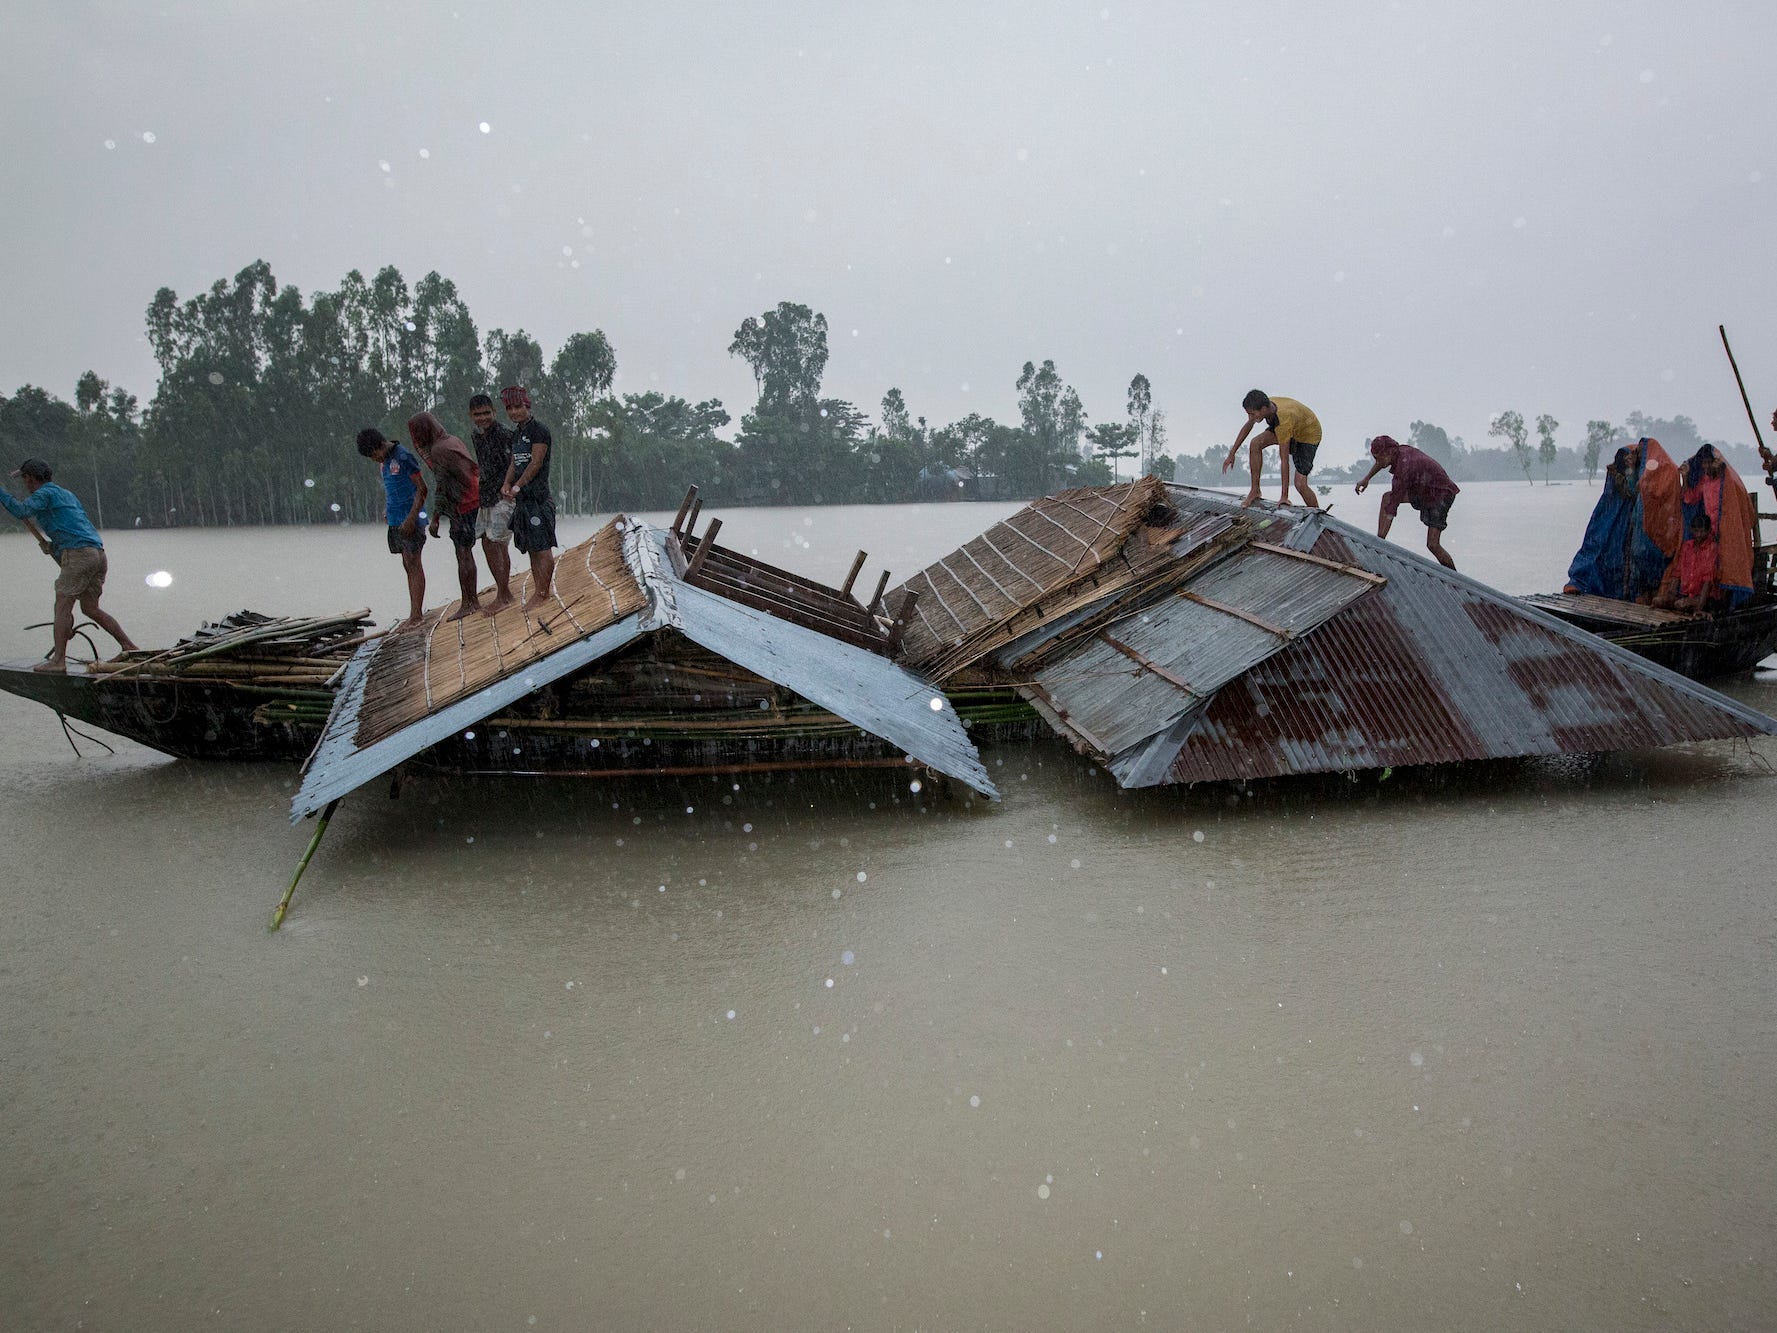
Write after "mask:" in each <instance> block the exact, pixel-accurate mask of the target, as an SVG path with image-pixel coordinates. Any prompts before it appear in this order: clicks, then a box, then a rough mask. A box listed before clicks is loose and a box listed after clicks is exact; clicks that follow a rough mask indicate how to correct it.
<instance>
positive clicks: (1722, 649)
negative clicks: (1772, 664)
mask: <svg viewBox="0 0 1777 1333" xmlns="http://www.w3.org/2000/svg"><path fill="white" fill-rule="evenodd" d="M1523 601H1524V602H1525V603H1526V604H1528V605H1530V606H1534V607H1536V608H1537V609H1538V610H1539V611H1547V612H1548V613H1549V614H1550V615H1552V616H1559V617H1560V618H1561V619H1562V620H1565V621H1566V622H1567V623H1568V624H1570V625H1573V626H1576V627H1577V628H1579V629H1583V630H1588V631H1590V632H1591V633H1593V634H1596V635H1598V636H1599V637H1600V638H1604V639H1609V640H1610V641H1611V642H1612V643H1614V644H1618V645H1619V646H1621V647H1624V648H1627V649H1628V650H1629V651H1630V652H1632V653H1637V654H1639V655H1640V656H1642V657H1645V658H1647V659H1648V661H1650V662H1657V663H1659V665H1661V666H1663V667H1665V668H1667V669H1668V670H1670V671H1676V672H1678V674H1679V675H1681V676H1689V677H1690V678H1691V679H1692V680H1710V679H1713V678H1715V677H1719V676H1735V675H1741V674H1743V673H1745V672H1748V671H1751V670H1752V669H1753V668H1754V667H1756V666H1757V665H1758V664H1759V663H1760V662H1762V661H1763V660H1764V659H1765V658H1767V657H1769V656H1771V655H1772V654H1773V653H1777V597H1773V596H1771V595H1770V594H1769V593H1765V594H1763V595H1762V596H1760V597H1755V598H1754V599H1753V600H1752V601H1751V602H1749V603H1747V604H1746V605H1744V606H1740V607H1736V608H1734V609H1733V610H1731V611H1714V612H1698V613H1686V612H1683V611H1667V610H1663V609H1661V608H1660V607H1655V606H1643V605H1641V604H1640V603H1639V602H1622V601H1617V600H1616V599H1614V598H1610V597H1594V596H1590V595H1588V594H1585V593H1571V592H1551V593H1539V594H1536V595H1534V596H1530V597H1526V598H1524V599H1523Z"/></svg>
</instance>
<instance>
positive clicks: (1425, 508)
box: [1413, 495, 1456, 532]
mask: <svg viewBox="0 0 1777 1333" xmlns="http://www.w3.org/2000/svg"><path fill="white" fill-rule="evenodd" d="M1455 503H1456V497H1455V496H1454V495H1452V496H1451V497H1450V498H1449V499H1447V500H1439V501H1438V502H1437V503H1436V504H1432V505H1414V506H1413V507H1414V508H1415V509H1417V510H1418V511H1419V521H1420V522H1421V523H1423V524H1425V526H1426V527H1428V528H1430V529H1432V530H1433V531H1434V532H1442V531H1443V530H1444V529H1445V528H1447V527H1449V526H1450V506H1451V505H1453V504H1455Z"/></svg>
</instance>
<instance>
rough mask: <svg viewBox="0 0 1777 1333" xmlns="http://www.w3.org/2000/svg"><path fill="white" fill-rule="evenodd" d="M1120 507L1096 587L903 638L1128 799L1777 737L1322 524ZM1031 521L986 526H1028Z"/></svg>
mask: <svg viewBox="0 0 1777 1333" xmlns="http://www.w3.org/2000/svg"><path fill="white" fill-rule="evenodd" d="M1118 490H1119V491H1120V492H1121V495H1120V496H1119V500H1120V504H1119V506H1118V508H1117V520H1118V522H1117V525H1116V526H1117V528H1118V529H1120V530H1122V531H1123V532H1125V534H1126V536H1125V538H1124V544H1123V546H1122V547H1121V548H1119V549H1118V550H1117V551H1115V552H1109V553H1106V554H1105V555H1103V557H1102V558H1101V559H1100V562H1099V567H1100V569H1101V570H1102V571H1105V572H1104V574H1103V575H1102V576H1101V577H1099V578H1098V579H1096V580H1088V581H1086V582H1084V583H1082V582H1080V581H1078V580H1074V581H1072V582H1071V583H1070V580H1069V577H1068V572H1067V571H1056V570H1054V569H1051V570H1050V571H1048V572H1049V573H1050V574H1051V576H1052V577H1051V578H1050V580H1049V582H1048V584H1047V586H1046V587H1045V589H1044V592H1043V594H1042V596H1041V597H1038V596H1036V595H1034V594H1033V595H1032V596H1031V597H1030V598H1029V599H1028V600H1027V601H1026V602H1025V603H1024V604H1023V605H1018V604H1017V602H1018V599H1014V598H1007V599H1005V600H1004V602H1003V604H1001V605H1000V606H999V607H998V608H996V609H998V610H999V613H1000V620H999V621H998V623H989V622H988V621H987V619H986V615H985V612H986V611H987V610H988V609H989V608H990V607H991V606H992V604H991V603H986V599H985V598H981V599H979V600H977V602H976V606H977V611H978V612H979V613H980V614H978V615H977V616H974V617H970V616H967V615H965V616H963V617H959V618H958V619H957V625H956V629H957V633H958V639H959V642H956V643H952V644H950V645H938V644H935V643H933V644H926V643H924V642H922V641H916V639H915V636H914V634H913V632H912V631H911V630H910V631H909V633H908V636H907V637H908V644H909V648H910V650H912V651H919V650H921V649H923V650H924V654H925V655H924V658H923V660H924V661H926V662H927V664H928V665H930V666H931V667H932V668H933V669H934V671H935V673H936V674H939V675H940V676H941V678H942V677H943V674H944V672H946V671H953V670H956V669H958V668H959V667H960V666H966V665H969V664H972V663H980V664H981V666H982V667H983V668H991V669H993V670H995V671H997V672H999V673H1001V675H1002V678H1004V679H1008V680H1009V681H1010V682H1011V683H1012V684H1013V685H1014V686H1015V688H1017V690H1018V691H1019V693H1020V694H1022V695H1023V696H1024V697H1025V698H1026V699H1028V700H1029V701H1030V702H1031V704H1032V705H1033V706H1034V707H1035V708H1036V709H1037V710H1038V711H1039V712H1040V713H1041V714H1042V715H1043V716H1044V717H1045V718H1047V719H1048V721H1049V722H1050V724H1051V725H1052V726H1054V727H1055V728H1056V729H1057V730H1058V731H1060V732H1061V733H1062V734H1063V735H1065V736H1066V737H1068V739H1069V740H1071V741H1072V742H1073V744H1074V745H1075V747H1076V748H1077V749H1079V750H1081V751H1082V752H1084V753H1086V754H1089V755H1091V756H1093V757H1094V758H1095V759H1097V760H1098V761H1099V762H1101V763H1103V764H1104V765H1105V766H1106V767H1107V768H1109V769H1110V771H1111V772H1112V773H1113V774H1114V775H1115V776H1116V777H1117V779H1118V781H1119V782H1120V783H1122V785H1124V786H1127V787H1142V786H1153V785H1157V784H1160V783H1167V782H1198V781H1206V780H1228V779H1233V780H1240V779H1247V778H1257V777H1273V776H1281V775H1284V774H1294V773H1316V772H1329V771H1331V772H1338V771H1344V770H1350V769H1362V768H1384V767H1391V766H1402V765H1409V764H1426V763H1442V762H1448V761H1453V760H1465V759H1493V758H1503V757H1516V756H1526V755H1538V754H1559V753H1581V752H1589V751H1598V750H1613V749H1629V748H1639V747H1643V746H1655V745H1669V744H1674V743H1678V742H1685V741H1698V740H1715V739H1724V738H1730V737H1743V736H1753V735H1760V734H1773V733H1777V721H1773V720H1772V719H1771V718H1768V717H1766V716H1764V715H1763V714H1762V713H1759V712H1758V711H1757V710H1755V709H1751V708H1748V707H1746V706H1744V705H1742V704H1740V703H1737V702H1736V701H1734V700H1732V699H1729V698H1727V697H1726V696H1724V695H1721V694H1718V693H1716V692H1715V691H1714V690H1711V689H1708V688H1707V687H1705V686H1702V685H1699V684H1697V683H1696V682H1694V681H1691V680H1688V679H1686V678H1685V677H1683V676H1679V675H1676V674H1675V673H1673V672H1670V671H1667V670H1665V669H1664V668H1662V667H1659V666H1656V665H1654V664H1653V663H1651V662H1648V661H1646V660H1645V659H1643V658H1640V657H1637V656H1636V655H1635V654H1633V653H1631V652H1629V651H1628V650H1627V649H1624V648H1621V647H1618V646H1616V645H1614V644H1611V643H1608V642H1606V641H1604V640H1602V639H1599V638H1596V637H1595V636H1593V635H1590V634H1587V633H1585V632H1584V631H1582V630H1578V629H1575V628H1573V627H1571V626H1568V625H1566V624H1564V623H1563V622H1561V621H1559V620H1557V619H1556V618H1554V617H1553V616H1550V615H1547V614H1545V613H1543V612H1541V611H1538V610H1535V609H1533V608H1531V607H1528V606H1526V605H1524V604H1523V603H1521V602H1520V601H1518V600H1517V599H1515V598H1511V597H1507V596H1505V595H1504V594H1502V593H1499V592H1496V591H1494V590H1493V589H1491V588H1488V587H1486V586H1485V585H1484V584H1481V583H1478V582H1476V581H1475V580H1473V579H1470V578H1468V577H1466V576H1464V575H1462V574H1458V573H1456V572H1455V571H1452V570H1447V569H1445V568H1444V567H1443V566H1441V565H1438V564H1434V563H1432V562H1431V561H1429V560H1427V559H1424V558H1422V557H1420V556H1417V555H1414V554H1412V553H1411V552H1409V551H1407V550H1405V549H1403V548H1401V547H1399V546H1396V545H1394V544H1392V543H1389V542H1387V541H1385V540H1382V539H1380V538H1377V537H1374V536H1372V535H1370V534H1368V533H1365V532H1362V531H1360V530H1359V529H1357V528H1354V527H1352V526H1350V525H1349V524H1346V523H1342V522H1340V521H1339V520H1337V519H1335V518H1332V517H1330V516H1329V515H1327V514H1325V513H1324V512H1319V511H1310V510H1305V509H1296V508H1288V507H1276V508H1274V507H1272V506H1269V505H1261V506H1258V507H1255V508H1252V509H1243V508H1242V507H1241V506H1240V504H1239V501H1238V500H1237V499H1236V498H1235V497H1232V496H1227V495H1223V494H1221V493H1219V492H1214V491H1203V490H1198V489H1196V488H1193V487H1188V486H1166V487H1164V488H1162V487H1159V486H1158V485H1155V486H1154V487H1152V488H1150V489H1148V490H1146V491H1144V492H1139V493H1137V492H1131V491H1130V489H1129V488H1118ZM1039 503H1040V502H1039ZM1080 507H1081V508H1082V509H1085V506H1084V505H1082V506H1080ZM1137 508H1140V509H1141V510H1142V512H1141V513H1132V512H1131V511H1133V510H1135V509H1137ZM1026 512H1028V511H1024V512H1021V513H1020V514H1019V515H1014V516H1013V517H1012V518H1011V519H1008V520H1007V521H1006V522H1005V523H1003V524H1000V525H998V528H999V529H1012V530H1019V529H1021V528H1023V527H1026V526H1028V524H1029V522H1030V520H1029V519H1028V518H1027V517H1026V516H1025V513H1026ZM1088 512H1090V511H1088ZM996 530H997V529H996ZM1108 530H1110V527H1109V525H1107V531H1108ZM959 560H960V553H959V555H958V556H953V557H947V558H946V559H945V560H943V561H940V562H938V565H936V566H933V568H936V569H940V570H948V569H954V568H955V567H956V566H957V564H958V563H959ZM922 577H923V576H922ZM931 582H932V586H933V587H934V588H936V587H942V586H944V584H943V581H942V579H941V578H940V579H937V580H932V581H931ZM908 586H916V585H915V583H914V581H913V580H910V581H909V585H908ZM922 601H923V599H922ZM984 603H986V604H985V605H984ZM965 631H966V633H965Z"/></svg>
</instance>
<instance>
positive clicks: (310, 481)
mask: <svg viewBox="0 0 1777 1333" xmlns="http://www.w3.org/2000/svg"><path fill="white" fill-rule="evenodd" d="M302 484H303V485H304V486H305V487H307V488H308V489H309V490H311V491H312V490H314V489H315V479H314V478H313V477H304V478H303V479H302Z"/></svg>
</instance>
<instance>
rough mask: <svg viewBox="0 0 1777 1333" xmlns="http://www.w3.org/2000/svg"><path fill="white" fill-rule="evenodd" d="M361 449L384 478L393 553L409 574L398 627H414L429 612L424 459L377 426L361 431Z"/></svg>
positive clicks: (359, 445)
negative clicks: (424, 556)
mask: <svg viewBox="0 0 1777 1333" xmlns="http://www.w3.org/2000/svg"><path fill="white" fill-rule="evenodd" d="M358 452H359V453H361V454H363V455H364V457H366V458H368V459H369V460H370V461H371V462H373V463H375V464H376V467H377V471H378V472H380V473H381V474H382V479H383V509H384V516H385V517H386V518H387V519H388V523H389V554H390V555H398V556H400V557H401V568H402V570H403V572H405V573H406V575H407V603H408V609H407V619H406V620H403V621H402V622H401V623H400V624H399V625H397V626H396V627H395V628H397V629H412V628H413V627H414V626H415V625H417V624H419V623H420V619H421V618H422V617H423V616H424V615H425V613H426V566H425V563H424V562H423V561H422V560H421V558H420V556H421V553H422V552H424V550H425V549H426V530H425V528H423V527H421V526H420V515H421V514H423V513H424V512H425V504H426V478H425V474H424V473H422V472H421V471H420V460H419V459H417V458H415V457H414V456H413V455H412V454H411V453H409V452H408V451H407V450H405V449H403V448H402V447H401V446H400V445H398V444H396V443H395V441H393V440H391V439H389V438H387V437H386V436H385V435H384V434H383V433H382V432H381V431H380V430H378V429H377V428H376V427H375V426H366V427H365V428H364V429H363V430H361V431H359V432H358Z"/></svg>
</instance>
